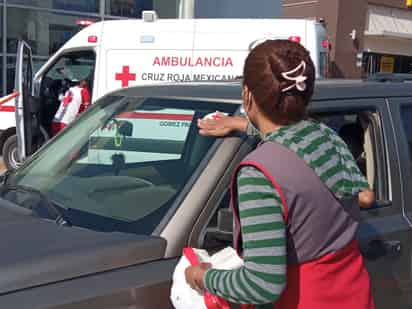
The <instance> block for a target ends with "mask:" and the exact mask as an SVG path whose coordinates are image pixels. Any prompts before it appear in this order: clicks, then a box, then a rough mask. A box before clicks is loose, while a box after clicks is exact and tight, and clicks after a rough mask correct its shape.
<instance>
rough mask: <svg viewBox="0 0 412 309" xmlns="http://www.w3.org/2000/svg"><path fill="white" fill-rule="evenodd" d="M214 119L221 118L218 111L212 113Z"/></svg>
mask: <svg viewBox="0 0 412 309" xmlns="http://www.w3.org/2000/svg"><path fill="white" fill-rule="evenodd" d="M212 119H213V120H218V119H220V115H219V114H218V113H217V112H216V113H214V114H213V115H212Z"/></svg>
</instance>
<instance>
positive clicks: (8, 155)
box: [3, 134, 20, 170]
mask: <svg viewBox="0 0 412 309" xmlns="http://www.w3.org/2000/svg"><path fill="white" fill-rule="evenodd" d="M3 161H4V165H5V166H6V168H7V169H8V170H14V169H16V168H17V167H19V165H20V162H19V158H18V154H17V135H15V134H13V135H10V136H9V137H8V138H7V139H6V141H5V142H4V145H3Z"/></svg>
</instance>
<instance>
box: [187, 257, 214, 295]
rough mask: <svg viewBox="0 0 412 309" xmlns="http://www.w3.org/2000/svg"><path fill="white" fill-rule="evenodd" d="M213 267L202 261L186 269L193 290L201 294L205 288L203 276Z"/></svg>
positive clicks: (188, 282)
mask: <svg viewBox="0 0 412 309" xmlns="http://www.w3.org/2000/svg"><path fill="white" fill-rule="evenodd" d="M210 267H211V265H210V264H208V263H200V264H199V265H195V266H189V267H188V268H186V270H185V276H186V282H187V284H188V285H190V287H191V288H192V289H193V290H196V291H197V292H199V293H200V294H202V293H203V291H204V290H205V286H204V284H203V278H204V276H205V273H206V271H207V270H208V269H209V268H210Z"/></svg>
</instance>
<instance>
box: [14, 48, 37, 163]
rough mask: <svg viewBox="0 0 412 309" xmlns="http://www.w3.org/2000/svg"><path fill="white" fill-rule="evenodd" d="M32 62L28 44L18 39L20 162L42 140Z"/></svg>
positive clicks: (18, 142) (17, 106)
mask: <svg viewBox="0 0 412 309" xmlns="http://www.w3.org/2000/svg"><path fill="white" fill-rule="evenodd" d="M32 82H33V64H32V52H31V48H30V46H29V45H28V44H27V43H26V42H24V41H19V43H18V48H17V60H16V77H15V90H16V91H18V93H19V94H20V95H19V96H18V97H17V98H16V103H15V104H16V112H15V115H16V131H17V158H18V160H19V162H22V161H23V160H24V159H25V158H26V157H28V156H30V155H31V154H33V153H34V152H35V151H36V150H37V149H38V148H39V147H40V146H41V145H42V144H43V142H44V136H42V134H41V131H40V104H39V101H38V100H36V99H35V98H34V97H33V95H32Z"/></svg>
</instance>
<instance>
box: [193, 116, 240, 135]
mask: <svg viewBox="0 0 412 309" xmlns="http://www.w3.org/2000/svg"><path fill="white" fill-rule="evenodd" d="M197 126H198V127H199V133H200V134H201V135H205V136H215V137H224V136H227V135H228V134H229V133H231V132H232V131H236V130H237V131H241V132H246V127H247V120H246V118H244V117H240V116H225V115H224V114H222V113H218V117H216V119H199V120H198V122H197Z"/></svg>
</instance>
